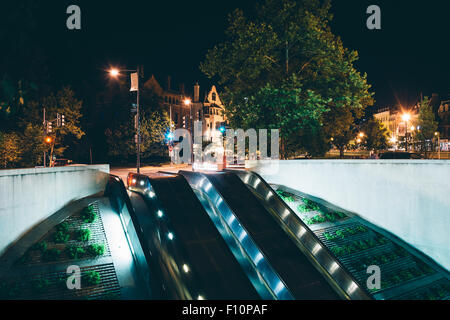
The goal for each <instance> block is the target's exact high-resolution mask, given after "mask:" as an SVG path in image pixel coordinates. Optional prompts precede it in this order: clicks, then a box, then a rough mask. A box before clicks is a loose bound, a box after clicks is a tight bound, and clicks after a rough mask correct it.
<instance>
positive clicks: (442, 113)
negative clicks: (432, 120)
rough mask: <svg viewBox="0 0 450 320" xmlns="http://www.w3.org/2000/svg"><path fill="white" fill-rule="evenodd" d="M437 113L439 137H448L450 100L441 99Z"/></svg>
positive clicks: (449, 129) (449, 136)
mask: <svg viewBox="0 0 450 320" xmlns="http://www.w3.org/2000/svg"><path fill="white" fill-rule="evenodd" d="M438 115H439V133H440V135H441V139H450V100H445V101H441V105H440V107H439V111H438Z"/></svg>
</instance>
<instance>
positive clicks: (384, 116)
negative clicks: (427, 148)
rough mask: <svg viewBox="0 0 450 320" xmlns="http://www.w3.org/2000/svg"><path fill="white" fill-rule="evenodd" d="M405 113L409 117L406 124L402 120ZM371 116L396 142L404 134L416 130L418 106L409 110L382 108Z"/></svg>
mask: <svg viewBox="0 0 450 320" xmlns="http://www.w3.org/2000/svg"><path fill="white" fill-rule="evenodd" d="M405 113H409V114H410V115H411V118H410V119H409V120H408V122H407V123H406V122H405V121H404V120H403V115H404V114H405ZM373 116H374V118H375V119H377V120H379V121H380V122H381V123H382V124H383V125H384V126H385V127H386V128H387V129H388V131H389V134H390V136H391V138H394V139H396V140H397V141H398V140H400V138H404V137H405V134H406V132H408V133H410V132H411V131H412V130H416V127H417V122H418V117H419V105H416V106H414V107H413V108H412V109H409V110H407V109H403V108H401V107H394V108H383V109H379V110H378V112H377V113H375V114H374V115H373ZM406 126H408V128H407V127H406Z"/></svg>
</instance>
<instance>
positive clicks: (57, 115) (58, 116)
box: [56, 113, 61, 127]
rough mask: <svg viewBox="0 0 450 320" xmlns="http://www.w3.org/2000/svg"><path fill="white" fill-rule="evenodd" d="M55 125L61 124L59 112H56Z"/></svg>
mask: <svg viewBox="0 0 450 320" xmlns="http://www.w3.org/2000/svg"><path fill="white" fill-rule="evenodd" d="M56 126H57V127H60V126H61V115H60V114H59V113H57V114H56Z"/></svg>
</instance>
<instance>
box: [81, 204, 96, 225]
mask: <svg viewBox="0 0 450 320" xmlns="http://www.w3.org/2000/svg"><path fill="white" fill-rule="evenodd" d="M81 218H82V219H83V221H84V222H87V223H92V222H94V221H95V220H96V219H97V213H96V212H95V210H94V207H93V206H92V205H89V206H88V207H86V208H84V209H83V211H82V212H81Z"/></svg>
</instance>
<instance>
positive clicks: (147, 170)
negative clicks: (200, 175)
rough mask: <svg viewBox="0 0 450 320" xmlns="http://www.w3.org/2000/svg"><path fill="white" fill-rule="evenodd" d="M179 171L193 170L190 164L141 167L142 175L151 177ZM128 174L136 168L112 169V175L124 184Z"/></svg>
mask: <svg viewBox="0 0 450 320" xmlns="http://www.w3.org/2000/svg"><path fill="white" fill-rule="evenodd" d="M178 170H188V171H190V170H192V166H191V165H188V164H173V165H170V164H167V165H162V166H146V167H141V170H140V171H141V174H145V175H147V176H149V177H155V176H158V175H159V174H158V171H167V172H174V173H176V172H178ZM128 172H136V167H129V168H123V167H112V168H111V169H110V173H111V174H114V175H116V176H119V177H121V178H122V180H123V181H124V182H126V180H127V176H128Z"/></svg>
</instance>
